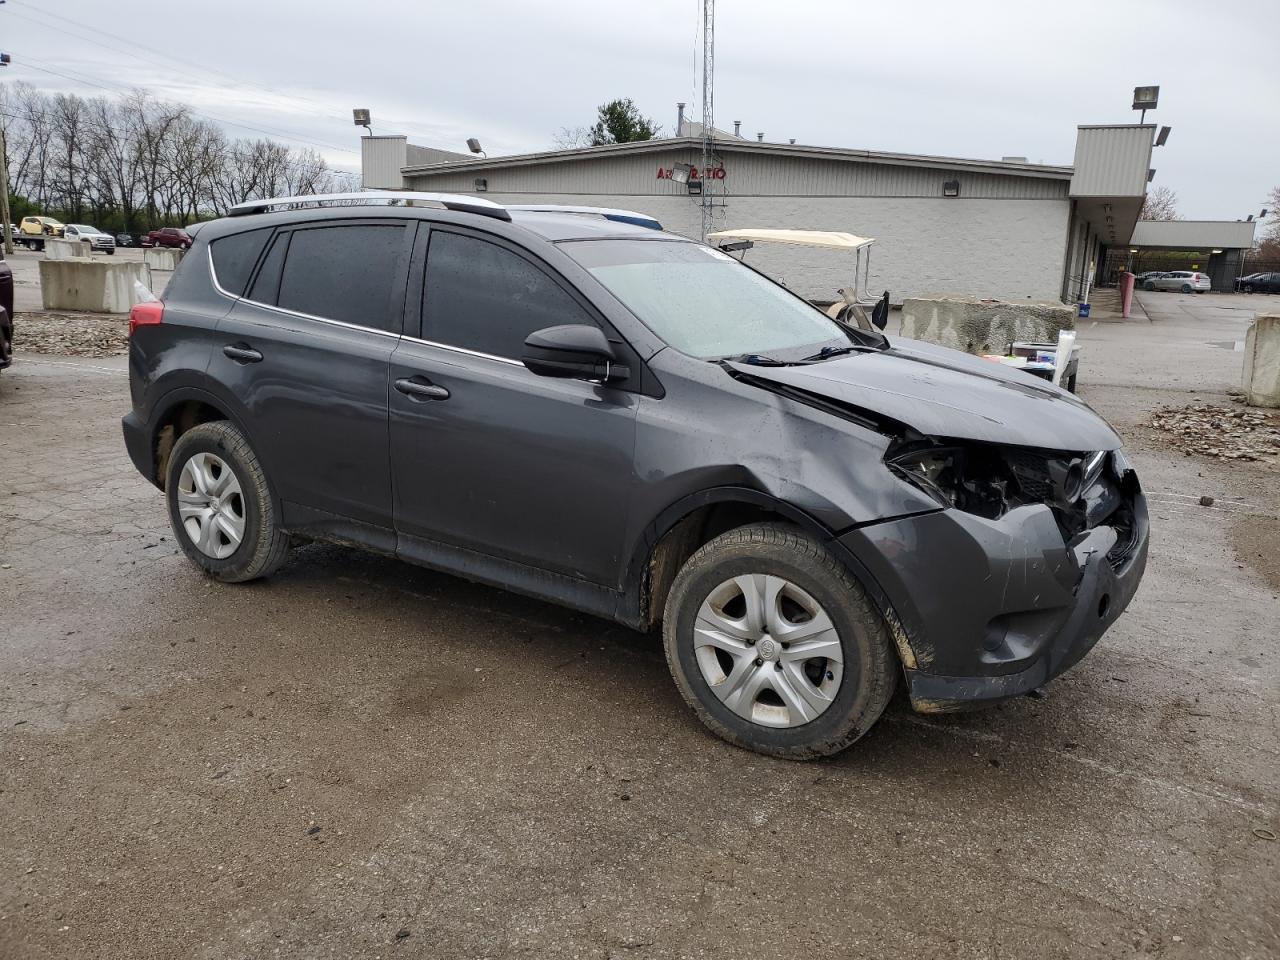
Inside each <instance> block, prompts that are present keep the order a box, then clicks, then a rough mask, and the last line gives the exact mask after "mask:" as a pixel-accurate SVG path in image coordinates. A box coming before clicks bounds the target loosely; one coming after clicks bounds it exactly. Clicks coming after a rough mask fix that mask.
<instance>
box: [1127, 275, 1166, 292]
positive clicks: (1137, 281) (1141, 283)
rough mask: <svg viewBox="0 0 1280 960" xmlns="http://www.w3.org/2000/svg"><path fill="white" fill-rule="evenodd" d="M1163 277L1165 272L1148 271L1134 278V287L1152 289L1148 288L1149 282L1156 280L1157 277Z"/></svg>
mask: <svg viewBox="0 0 1280 960" xmlns="http://www.w3.org/2000/svg"><path fill="white" fill-rule="evenodd" d="M1163 276H1164V271H1163V270H1148V271H1147V272H1146V273H1140V274H1138V275H1137V276H1135V277H1134V278H1133V285H1134V286H1135V287H1141V288H1145V289H1151V288H1150V287H1147V281H1148V280H1155V279H1156V278H1157V277H1163Z"/></svg>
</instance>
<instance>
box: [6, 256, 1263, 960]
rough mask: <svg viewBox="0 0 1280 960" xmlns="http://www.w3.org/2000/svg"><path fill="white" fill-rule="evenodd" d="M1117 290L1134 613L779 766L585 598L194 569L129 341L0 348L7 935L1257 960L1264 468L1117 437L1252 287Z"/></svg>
mask: <svg viewBox="0 0 1280 960" xmlns="http://www.w3.org/2000/svg"><path fill="white" fill-rule="evenodd" d="M19 256H21V255H19ZM15 259H17V258H15ZM1142 299H1143V302H1144V304H1145V305H1146V307H1147V312H1148V314H1149V315H1150V317H1151V320H1150V321H1146V320H1143V321H1131V322H1128V323H1106V322H1102V323H1099V322H1090V321H1085V323H1084V326H1083V328H1082V331H1081V335H1082V340H1083V343H1084V347H1085V355H1084V360H1083V362H1082V366H1081V375H1080V382H1081V392H1082V394H1083V395H1085V397H1086V398H1087V399H1088V400H1089V402H1090V403H1091V404H1092V405H1094V406H1095V408H1097V409H1098V410H1099V411H1100V412H1101V413H1103V414H1104V415H1106V416H1107V417H1108V418H1110V419H1111V420H1112V422H1113V423H1114V424H1115V425H1116V426H1117V428H1118V429H1119V430H1120V431H1121V433H1122V434H1124V435H1125V437H1126V440H1127V442H1128V444H1129V447H1130V449H1131V456H1132V459H1133V460H1134V462H1135V464H1136V465H1137V467H1138V469H1139V471H1140V474H1141V476H1142V477H1143V480H1144V483H1145V485H1146V487H1147V489H1148V491H1149V493H1150V496H1151V502H1152V507H1153V525H1154V530H1153V546H1152V555H1151V561H1150V565H1149V568H1148V573H1147V578H1146V581H1145V582H1144V584H1143V586H1142V589H1141V590H1140V592H1139V594H1138V597H1137V599H1136V600H1135V602H1134V604H1133V606H1132V607H1131V609H1130V611H1129V612H1128V613H1127V614H1126V616H1125V617H1123V618H1121V620H1120V621H1119V623H1118V624H1117V625H1116V627H1115V628H1113V630H1112V631H1111V632H1110V633H1108V635H1107V636H1106V637H1105V638H1104V639H1103V641H1102V642H1101V644H1100V645H1099V646H1098V648H1097V649H1096V650H1095V651H1094V652H1093V653H1092V654H1091V655H1090V656H1089V657H1087V658H1086V659H1085V660H1084V661H1083V662H1082V663H1081V664H1080V665H1079V666H1078V667H1077V668H1076V669H1075V670H1074V671H1072V672H1071V673H1069V674H1068V675H1067V676H1066V677H1064V678H1062V679H1061V680H1059V681H1058V682H1056V683H1054V684H1053V685H1052V686H1051V687H1050V688H1049V689H1048V692H1047V697H1046V698H1045V699H1038V700H1035V699H1026V698H1024V699H1020V700H1017V701H1014V702H1011V703H1008V704H1005V705H1003V706H1002V707H1000V708H998V709H993V710H989V711H985V712H980V713H973V714H966V715H959V716H951V717H941V718H924V717H919V716H916V715H914V714H912V713H911V712H910V710H909V709H908V708H907V707H906V705H905V704H904V703H902V702H897V703H895V704H894V705H892V706H891V707H890V709H889V712H888V714H887V715H886V717H885V718H884V720H883V721H882V722H881V723H880V725H879V726H878V727H877V728H876V729H875V730H873V731H872V733H871V734H870V735H869V736H868V737H867V738H866V739H865V740H864V741H862V742H861V743H860V744H859V745H857V746H856V747H855V748H854V749H853V750H851V751H849V752H848V753H846V754H844V755H842V756H840V757H838V758H836V759H834V760H831V761H826V762H821V763H809V764H797V763H788V762H784V761H776V760H770V759H766V758H763V757H758V756H755V755H752V754H749V753H744V752H742V751H739V750H736V749H734V748H732V747H730V746H728V745H726V744H724V743H721V742H720V741H718V740H715V739H714V738H712V737H711V736H710V735H708V734H706V733H704V732H703V730H702V729H701V727H700V726H699V725H698V724H697V723H696V721H695V720H694V719H693V717H692V716H691V715H690V714H689V713H688V711H687V710H686V709H685V708H684V707H683V705H682V703H681V701H680V698H679V696H678V695H677V694H676V692H675V690H674V688H673V685H672V683H671V680H670V677H669V676H668V674H667V669H666V665H665V663H664V661H663V659H662V652H661V645H660V643H659V642H658V640H657V639H655V638H651V637H646V636H641V635H638V634H634V633H631V632H629V631H627V630H625V629H623V628H620V627H616V626H613V625H610V624H608V623H604V622H602V621H597V620H593V619H591V618H589V617H585V616H581V615H578V614H575V613H571V612H566V611H564V610H561V609H559V608H556V607H552V606H548V605H545V604H540V603H537V602H534V601H530V600H525V599H521V598H518V597H513V596H510V595H507V594H503V593H500V592H497V591H494V590H490V589H487V588H483V587H479V586H475V585H471V584H467V583H464V582H462V581H458V580H455V579H452V578H450V577H447V576H443V575H439V574H435V573H432V572H429V571H425V570H421V569H417V568H414V567H410V566H407V565H404V564H400V563H397V562H395V561H393V560H389V559H385V558H380V557H372V556H368V555H364V554H360V553H356V552H354V551H349V550H345V549H342V548H338V547H329V546H310V547H304V548H302V549H299V550H298V551H297V552H296V553H295V554H294V556H293V558H292V560H291V562H290V563H289V564H288V565H287V566H286V567H285V568H284V569H283V570H282V571H281V573H280V574H279V575H278V576H276V577H275V578H273V579H271V580H270V581H268V582H265V583H260V584H253V585H248V586H226V585H221V584H215V583H211V582H208V581H205V580H203V579H202V578H201V577H200V576H199V575H197V574H196V573H195V572H194V570H193V569H192V568H191V567H190V566H189V565H188V564H187V563H186V562H185V561H184V560H183V559H182V558H181V557H180V556H178V555H177V551H176V550H175V549H174V546H173V544H172V542H171V539H170V533H169V529H168V524H167V522H166V518H165V512H164V508H163V503H162V500H161V497H160V495H159V493H158V492H157V491H156V490H154V489H153V488H152V487H150V486H149V485H147V484H146V483H145V482H143V481H142V480H141V479H140V478H139V477H138V476H137V475H136V474H135V473H134V471H133V469H132V467H131V465H130V464H129V462H128V459H127V456H126V455H125V452H124V448H123V445H122V442H121V439H120V432H119V423H118V421H119V417H120V416H121V415H122V414H123V413H124V412H125V411H126V409H127V406H128V392H127V382H126V379H125V364H124V358H122V357H114V358H108V359H77V358H70V357H51V356H44V357H31V356H24V355H21V354H20V356H19V359H18V360H17V361H16V362H15V364H14V366H13V368H12V369H10V370H7V371H5V372H4V373H3V374H0V450H2V451H3V454H4V456H3V469H2V470H0V598H3V600H0V791H2V792H0V808H2V809H3V811H4V816H3V817H0V957H4V958H10V957H12V958H15V960H17V958H22V960H26V958H66V957H75V958H77V960H87V958H97V957H101V958H122V957H128V958H144V957H157V958H159V957H165V958H168V957H178V956H181V957H206V958H227V957H291V958H307V960H313V958H322V957H333V958H351V957H388V958H393V957H450V958H451V957H458V958H464V957H465V958H475V957H504V958H505V957H530V958H534V957H536V958H547V957H600V958H605V957H627V958H651V957H652V958H657V957H716V958H721V957H750V958H769V957H780V958H781V957H806V958H815V957H908V956H921V957H947V958H952V957H954V958H996V957H1082V958H1084V957H1087V958H1100V957H1132V956H1147V955H1155V956H1162V957H1164V956H1167V957H1187V958H1199V957H1240V958H1263V957H1275V956H1278V955H1280V841H1276V840H1275V839H1274V837H1275V835H1276V834H1280V749H1278V748H1277V734H1278V733H1280V683H1278V682H1277V681H1278V679H1280V667H1278V666H1277V658H1276V656H1275V643H1276V637H1277V636H1280V602H1278V597H1280V558H1278V557H1277V552H1278V548H1277V544H1280V521H1278V520H1277V514H1278V513H1280V484H1277V482H1276V481H1277V470H1278V469H1280V467H1277V465H1276V464H1274V463H1266V462H1238V461H1237V462H1224V461H1222V460H1219V459H1214V458H1209V457H1205V456H1201V455H1199V454H1197V453H1189V454H1188V453H1183V452H1182V451H1181V450H1173V449H1171V448H1170V447H1169V446H1168V445H1167V438H1166V437H1164V436H1163V435H1162V434H1161V431H1159V430H1157V429H1155V428H1152V427H1150V426H1148V424H1149V422H1150V420H1151V417H1152V414H1153V412H1154V411H1156V410H1157V409H1160V408H1162V407H1169V406H1172V407H1184V406H1187V405H1188V404H1190V403H1192V401H1193V400H1196V399H1201V400H1204V401H1205V402H1207V403H1211V404H1214V405H1218V406H1224V407H1231V406H1232V400H1231V399H1230V398H1229V397H1228V396H1227V395H1226V392H1227V390H1228V389H1229V388H1231V387H1233V386H1235V385H1237V384H1238V382H1239V369H1240V359H1241V354H1240V352H1239V351H1238V350H1237V349H1236V347H1235V344H1236V343H1237V342H1238V341H1240V340H1242V339H1243V332H1244V328H1245V326H1246V324H1247V322H1248V318H1249V316H1250V315H1251V311H1252V309H1260V308H1262V306H1263V303H1264V302H1265V301H1268V300H1270V301H1277V300H1280V298H1260V297H1252V298H1244V297H1237V296H1207V297H1182V296H1180V295H1178V294H1143V295H1142ZM1274 305H1275V304H1273V306H1274ZM21 322H22V317H21V316H19V323H21ZM19 342H21V341H19ZM1202 496H1211V497H1213V498H1214V499H1213V504H1212V505H1211V506H1201V505H1200V502H1199V500H1200V498H1201V497H1202Z"/></svg>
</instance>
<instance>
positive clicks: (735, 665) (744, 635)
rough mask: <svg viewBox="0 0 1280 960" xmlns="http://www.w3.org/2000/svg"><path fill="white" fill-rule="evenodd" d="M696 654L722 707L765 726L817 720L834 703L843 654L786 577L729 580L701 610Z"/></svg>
mask: <svg viewBox="0 0 1280 960" xmlns="http://www.w3.org/2000/svg"><path fill="white" fill-rule="evenodd" d="M693 648H694V656H695V657H696V659H697V661H698V669H699V671H700V672H701V673H702V679H703V680H705V681H706V682H707V686H709V687H710V688H711V692H712V693H714V694H715V695H716V697H718V698H719V700H720V702H721V703H723V704H724V705H725V706H726V707H728V708H729V709H730V710H732V711H733V712H734V713H736V714H737V715H738V716H740V717H742V718H743V719H745V720H750V721H751V722H752V723H758V724H760V725H761V726H766V727H798V726H800V725H801V724H805V723H809V722H810V721H812V720H816V719H817V718H818V717H819V716H821V715H822V714H823V713H824V712H826V710H827V708H828V707H830V706H831V704H832V702H833V701H834V700H835V696H836V693H837V692H838V691H839V689H840V681H841V679H842V678H843V676H844V651H843V649H842V648H841V646H840V637H839V635H838V634H837V633H836V628H835V625H834V624H833V623H832V622H831V618H830V617H829V616H828V615H827V613H826V611H825V610H823V609H822V606H821V604H819V603H818V601H817V600H815V599H814V598H813V597H812V596H810V595H809V594H808V593H806V592H805V591H804V590H802V589H801V588H800V587H798V586H797V585H796V584H794V583H792V582H791V581H789V580H786V579H785V578H783V577H776V576H773V575H771V574H744V575H743V576H738V577H734V578H733V579H732V580H726V581H725V582H724V583H722V584H720V585H719V586H718V587H716V588H715V589H714V590H712V591H711V593H710V594H708V596H707V598H706V599H705V600H704V601H703V602H702V606H701V607H699V608H698V617H697V622H696V623H695V624H694V627H693Z"/></svg>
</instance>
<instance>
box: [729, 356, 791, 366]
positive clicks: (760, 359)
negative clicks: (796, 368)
mask: <svg viewBox="0 0 1280 960" xmlns="http://www.w3.org/2000/svg"><path fill="white" fill-rule="evenodd" d="M727 359H729V360H733V361H736V362H737V363H749V364H751V366H753V367H790V366H792V365H793V361H790V360H778V359H775V358H774V357H766V356H765V355H764V354H760V353H744V354H742V355H741V356H737V357H728V358H727Z"/></svg>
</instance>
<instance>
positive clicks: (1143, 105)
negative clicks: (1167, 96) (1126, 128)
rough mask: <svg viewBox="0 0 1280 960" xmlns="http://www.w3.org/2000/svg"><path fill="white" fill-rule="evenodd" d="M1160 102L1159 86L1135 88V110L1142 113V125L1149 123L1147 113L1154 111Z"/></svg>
mask: <svg viewBox="0 0 1280 960" xmlns="http://www.w3.org/2000/svg"><path fill="white" fill-rule="evenodd" d="M1159 102H1160V88H1159V87H1158V86H1156V87H1134V88H1133V109H1135V110H1141V111H1142V119H1141V120H1140V121H1139V122H1140V123H1146V122H1147V111H1148V110H1154V109H1155V108H1156V104H1157V103H1159Z"/></svg>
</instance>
